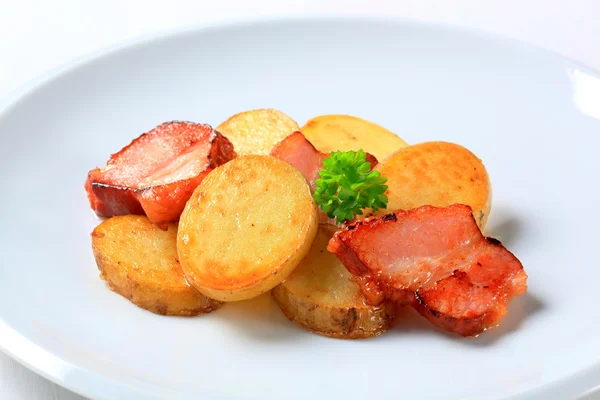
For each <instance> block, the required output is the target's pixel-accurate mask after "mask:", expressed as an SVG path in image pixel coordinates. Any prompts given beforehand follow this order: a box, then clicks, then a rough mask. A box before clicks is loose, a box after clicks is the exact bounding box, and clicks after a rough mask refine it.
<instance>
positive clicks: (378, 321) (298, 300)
mask: <svg viewBox="0 0 600 400" xmlns="http://www.w3.org/2000/svg"><path fill="white" fill-rule="evenodd" d="M334 232H335V227H334V226H328V225H321V226H320V227H319V232H318V233H317V237H316V239H315V241H314V243H313V245H312V247H311V248H310V251H309V252H308V254H307V255H306V257H305V258H304V259H303V260H302V261H301V262H300V264H299V265H298V266H297V267H296V269H295V270H294V272H292V274H291V275H290V276H289V277H288V278H287V279H286V280H285V281H283V282H282V283H281V284H280V285H278V286H276V287H275V289H273V292H272V295H273V298H274V299H275V301H276V302H277V304H278V305H279V307H280V308H281V310H282V311H283V313H284V314H285V315H286V316H287V317H288V318H289V319H290V320H291V321H294V322H296V323H297V324H298V325H300V326H302V327H304V328H306V329H308V330H310V331H312V332H315V333H318V334H321V335H324V336H330V337H335V338H345V339H360V338H368V337H372V336H377V335H379V334H381V333H383V332H385V331H387V330H388V329H390V328H391V326H392V324H393V322H394V318H395V313H396V307H395V305H394V304H392V303H391V302H382V303H381V304H377V305H370V304H367V300H366V297H365V296H364V294H363V293H362V292H361V290H360V286H359V285H357V284H356V283H354V282H352V281H351V280H350V277H351V274H350V273H349V272H348V270H347V269H346V268H345V267H344V264H342V263H341V262H340V260H339V259H338V258H337V257H336V256H335V254H333V253H330V252H328V251H327V244H328V243H329V240H330V239H331V237H332V235H333V234H334Z"/></svg>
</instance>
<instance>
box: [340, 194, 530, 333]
mask: <svg viewBox="0 0 600 400" xmlns="http://www.w3.org/2000/svg"><path fill="white" fill-rule="evenodd" d="M328 249H329V250H330V251H332V252H333V253H335V254H336V255H337V256H338V258H339V259H340V260H341V261H342V262H343V263H344V265H345V266H346V268H348V270H349V271H350V272H351V273H352V274H354V275H355V276H356V277H357V278H358V279H357V280H358V282H360V286H361V288H362V290H363V293H364V294H365V296H366V297H367V299H368V302H369V303H370V304H374V305H377V304H381V303H382V302H384V301H386V300H388V299H390V298H391V299H394V300H396V301H401V302H402V303H405V305H412V306H415V308H416V309H417V310H418V311H419V312H420V313H421V314H423V315H424V316H425V317H427V319H429V320H430V321H431V322H433V323H434V324H435V325H437V326H439V327H440V328H443V329H447V330H450V331H453V332H456V333H458V334H461V335H464V336H472V335H476V334H479V333H481V332H482V331H484V330H485V329H487V328H489V327H492V326H494V325H497V324H498V323H499V322H500V320H501V319H502V318H503V317H504V316H505V315H506V307H507V304H508V302H509V301H510V300H511V299H512V298H513V297H515V296H520V295H522V294H523V293H524V292H525V290H526V289H527V285H526V281H527V274H526V273H525V271H524V270H523V266H522V265H521V262H520V261H519V260H518V259H517V258H516V257H515V256H514V255H513V254H512V253H511V252H509V251H508V250H506V249H505V248H504V246H502V244H500V242H499V241H497V240H495V239H492V238H486V237H484V236H483V235H482V234H481V231H480V230H479V228H478V227H477V224H476V223H475V220H474V218H473V215H472V213H471V209H470V208H469V207H468V206H465V205H460V204H457V205H452V206H448V207H444V208H438V207H432V206H422V207H419V208H415V209H412V210H409V211H396V212H395V213H391V214H387V215H385V216H383V217H371V218H368V219H365V220H362V221H358V222H355V223H353V224H350V225H347V226H346V227H344V228H343V229H340V230H339V231H337V232H336V233H335V235H334V237H333V239H332V240H331V242H330V243H329V247H328Z"/></svg>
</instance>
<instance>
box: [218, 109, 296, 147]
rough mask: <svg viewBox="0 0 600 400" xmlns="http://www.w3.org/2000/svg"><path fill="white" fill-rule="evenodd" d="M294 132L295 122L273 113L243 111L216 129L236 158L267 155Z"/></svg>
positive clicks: (267, 110)
mask: <svg viewBox="0 0 600 400" xmlns="http://www.w3.org/2000/svg"><path fill="white" fill-rule="evenodd" d="M297 130H300V127H299V126H298V124H297V123H296V121H294V120H293V119H292V118H290V117H288V116H287V115H285V114H284V113H282V112H281V111H278V110H273V109H258V110H250V111H244V112H241V113H239V114H235V115H234V116H232V117H230V118H229V119H228V120H227V121H225V122H223V123H222V124H221V125H219V126H218V127H217V131H218V132H220V133H221V134H223V135H224V136H226V137H227V139H229V140H230V141H231V142H232V143H233V148H234V149H235V151H236V153H237V154H238V155H248V154H265V155H266V154H269V153H270V152H271V149H273V146H275V145H276V144H277V143H279V142H280V141H281V140H283V139H285V138H286V137H287V136H288V135H290V134H291V133H293V132H295V131H297Z"/></svg>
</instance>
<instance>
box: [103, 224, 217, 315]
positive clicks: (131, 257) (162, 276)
mask: <svg viewBox="0 0 600 400" xmlns="http://www.w3.org/2000/svg"><path fill="white" fill-rule="evenodd" d="M92 249H93V251H94V256H95V257H96V263H97V264H98V269H99V270H100V272H101V273H100V277H101V278H102V279H104V280H105V281H106V282H107V283H108V285H109V287H110V288H111V289H112V290H113V291H115V292H117V293H119V294H120V295H122V296H123V297H125V298H127V299H129V300H130V301H131V302H132V303H134V304H136V305H138V306H140V307H142V308H145V309H146V310H149V311H152V312H153V313H156V314H161V315H181V316H192V315H198V314H202V313H207V312H210V311H212V310H214V309H216V308H217V307H219V306H220V305H221V303H220V302H218V301H216V300H213V299H209V298H208V297H206V296H204V295H202V294H201V293H199V292H198V291H197V290H196V289H194V288H193V287H191V286H190V285H189V284H188V283H187V282H186V280H185V277H184V275H183V270H182V269H181V266H180V265H179V261H178V260H177V225H176V224H172V223H171V224H168V229H167V230H166V231H163V230H161V229H160V228H158V227H157V226H156V225H155V224H153V223H152V222H150V220H149V219H148V218H147V217H145V216H140V215H124V216H119V217H112V218H110V219H107V220H105V221H104V222H102V223H101V224H100V225H98V226H97V227H96V229H94V231H93V232H92Z"/></svg>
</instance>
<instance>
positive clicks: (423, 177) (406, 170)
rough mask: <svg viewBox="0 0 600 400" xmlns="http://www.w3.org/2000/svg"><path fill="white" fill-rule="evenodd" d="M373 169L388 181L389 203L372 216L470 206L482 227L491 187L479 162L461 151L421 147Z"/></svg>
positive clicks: (458, 148) (429, 145)
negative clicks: (460, 205)
mask: <svg viewBox="0 0 600 400" xmlns="http://www.w3.org/2000/svg"><path fill="white" fill-rule="evenodd" d="M375 169H376V170H378V171H379V172H380V173H381V175H382V176H384V177H386V178H387V179H388V181H387V183H386V184H387V185H388V190H387V192H386V194H387V196H388V198H389V202H388V206H387V209H380V210H378V211H377V212H375V213H374V215H377V216H381V215H384V214H386V213H387V212H389V211H394V210H398V209H402V210H409V209H411V208H416V207H420V206H423V205H431V206H436V207H446V206H449V205H452V204H456V203H459V204H466V205H468V206H470V207H471V209H472V211H473V215H474V217H475V220H476V221H477V224H478V225H479V228H481V229H482V230H483V228H484V227H485V223H486V222H487V218H488V215H489V213H490V208H491V204H492V185H491V183H490V179H489V177H488V174H487V171H486V169H485V167H484V166H483V164H482V162H481V160H480V159H479V158H477V157H476V156H475V155H474V154H473V153H471V152H470V151H469V150H467V149H465V148H464V147H462V146H459V145H457V144H454V143H447V142H425V143H420V144H416V145H413V146H409V147H406V148H404V149H402V150H399V151H398V152H396V153H394V154H392V155H391V156H390V157H389V158H388V159H386V160H385V161H384V162H382V163H380V164H378V165H377V167H376V168H375Z"/></svg>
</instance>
